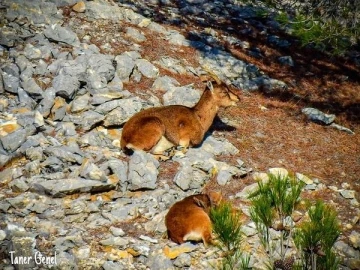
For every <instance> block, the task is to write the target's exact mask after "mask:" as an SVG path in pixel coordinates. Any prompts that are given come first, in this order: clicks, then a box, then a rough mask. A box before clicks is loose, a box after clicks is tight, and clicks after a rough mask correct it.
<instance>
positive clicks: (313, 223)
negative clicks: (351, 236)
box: [294, 201, 340, 270]
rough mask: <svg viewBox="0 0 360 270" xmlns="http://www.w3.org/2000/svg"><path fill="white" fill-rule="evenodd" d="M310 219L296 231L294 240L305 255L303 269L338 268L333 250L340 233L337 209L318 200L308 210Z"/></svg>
mask: <svg viewBox="0 0 360 270" xmlns="http://www.w3.org/2000/svg"><path fill="white" fill-rule="evenodd" d="M308 215H309V220H308V221H305V222H303V223H302V224H301V225H300V226H299V228H297V229H296V230H295V232H294V242H295V245H296V246H297V248H298V249H299V250H300V252H301V253H302V256H303V260H302V266H303V269H323V270H325V269H326V270H331V269H334V270H335V269H338V264H339V261H338V260H337V258H336V256H335V254H334V253H333V251H332V247H333V245H334V243H335V241H336V239H337V238H338V237H339V235H340V227H339V222H338V220H337V213H336V211H335V210H334V209H333V208H332V207H330V206H328V205H325V204H324V203H323V202H322V201H317V202H316V203H315V205H314V206H311V207H310V208H309V210H308Z"/></svg>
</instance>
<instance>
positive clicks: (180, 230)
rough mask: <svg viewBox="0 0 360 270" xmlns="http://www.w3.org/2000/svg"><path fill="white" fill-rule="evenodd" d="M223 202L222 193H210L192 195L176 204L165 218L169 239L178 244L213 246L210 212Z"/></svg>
mask: <svg viewBox="0 0 360 270" xmlns="http://www.w3.org/2000/svg"><path fill="white" fill-rule="evenodd" d="M221 200H222V196H221V194H220V193H218V192H209V193H208V194H197V195H192V196H189V197H186V198H185V199H183V200H181V201H179V202H177V203H175V204H174V205H173V206H172V207H171V208H170V210H169V212H168V213H167V215H166V217H165V225H166V228H167V233H168V237H169V238H170V239H171V240H172V241H174V242H176V243H178V244H182V243H184V242H185V241H203V243H204V245H205V246H207V244H211V243H212V242H213V241H212V236H211V231H212V225H211V220H210V217H209V211H210V208H211V207H214V206H216V205H218V204H219V203H220V201H221Z"/></svg>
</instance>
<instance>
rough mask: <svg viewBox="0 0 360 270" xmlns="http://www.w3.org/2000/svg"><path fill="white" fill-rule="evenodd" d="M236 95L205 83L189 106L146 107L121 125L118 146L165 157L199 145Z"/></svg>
mask: <svg viewBox="0 0 360 270" xmlns="http://www.w3.org/2000/svg"><path fill="white" fill-rule="evenodd" d="M238 100H239V99H238V97H237V96H236V95H235V94H233V93H232V92H230V91H229V89H228V87H227V86H226V85H225V84H221V82H216V84H215V85H214V86H213V84H212V83H211V82H208V83H207V86H206V89H205V90H204V92H203V94H202V95H201V97H200V100H199V101H198V102H197V104H196V105H195V106H193V107H192V108H190V107H186V106H183V105H169V106H163V107H155V108H149V109H145V110H143V111H140V112H138V113H136V114H135V115H133V116H132V117H131V118H130V119H129V120H128V121H127V122H126V124H125V125H124V128H123V131H122V136H121V142H120V145H121V149H122V150H123V151H124V152H125V153H131V152H132V151H133V150H143V151H147V152H150V153H152V154H153V155H155V156H159V157H164V156H163V153H164V151H166V150H168V149H171V148H173V147H174V146H180V147H181V148H182V149H183V150H185V151H186V149H187V148H188V147H192V146H196V145H199V144H200V143H201V142H202V141H203V139H204V135H205V133H206V132H207V131H208V130H209V128H210V126H211V124H212V122H213V120H214V118H215V116H216V114H217V112H218V110H219V108H220V107H228V106H234V105H235V104H236V101H238Z"/></svg>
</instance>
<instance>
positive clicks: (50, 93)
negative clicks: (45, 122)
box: [37, 87, 56, 117]
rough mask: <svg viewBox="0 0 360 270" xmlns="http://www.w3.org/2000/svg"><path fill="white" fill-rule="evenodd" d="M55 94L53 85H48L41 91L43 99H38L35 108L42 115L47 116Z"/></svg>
mask: <svg viewBox="0 0 360 270" xmlns="http://www.w3.org/2000/svg"><path fill="white" fill-rule="evenodd" d="M55 95H56V89H55V88H53V87H50V88H48V89H46V90H45V91H44V92H43V99H42V100H41V101H40V103H39V105H38V107H37V110H38V111H39V112H40V113H41V114H42V115H43V116H44V117H48V116H49V114H50V112H51V108H52V106H53V105H54V100H55Z"/></svg>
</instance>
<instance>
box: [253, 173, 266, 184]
mask: <svg viewBox="0 0 360 270" xmlns="http://www.w3.org/2000/svg"><path fill="white" fill-rule="evenodd" d="M252 177H253V179H254V180H255V181H257V182H258V181H261V182H262V183H264V184H265V183H267V182H269V175H268V174H267V173H259V172H255V173H254V174H253V176H252Z"/></svg>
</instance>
